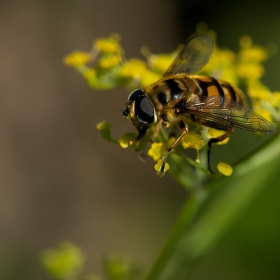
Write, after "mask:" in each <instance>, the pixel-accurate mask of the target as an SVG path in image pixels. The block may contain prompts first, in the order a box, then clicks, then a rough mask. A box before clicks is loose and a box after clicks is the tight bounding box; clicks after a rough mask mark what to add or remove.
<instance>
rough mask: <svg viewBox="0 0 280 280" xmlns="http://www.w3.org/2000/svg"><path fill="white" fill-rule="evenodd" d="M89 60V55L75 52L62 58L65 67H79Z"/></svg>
mask: <svg viewBox="0 0 280 280" xmlns="http://www.w3.org/2000/svg"><path fill="white" fill-rule="evenodd" d="M90 59H91V54H90V53H87V52H80V51H76V52H73V53H71V54H69V55H67V56H66V57H64V63H65V64H66V65H67V66H81V65H84V64H86V63H88V62H89V61H90Z"/></svg>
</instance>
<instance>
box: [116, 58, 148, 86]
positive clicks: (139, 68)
mask: <svg viewBox="0 0 280 280" xmlns="http://www.w3.org/2000/svg"><path fill="white" fill-rule="evenodd" d="M146 72H147V66H146V64H145V62H143V61H142V60H140V59H130V60H128V61H127V62H125V63H124V64H123V65H122V67H121V68H120V70H119V71H118V73H117V75H116V81H117V83H118V85H125V86H131V87H134V86H135V87H136V86H139V84H140V81H141V80H142V77H143V76H144V74H145V73H146Z"/></svg>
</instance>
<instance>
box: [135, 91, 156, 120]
mask: <svg viewBox="0 0 280 280" xmlns="http://www.w3.org/2000/svg"><path fill="white" fill-rule="evenodd" d="M135 115H136V117H137V119H138V121H139V122H141V123H146V124H151V123H153V122H154V108H153V106H152V104H151V103H150V101H149V100H148V98H147V97H146V96H144V95H142V96H140V97H138V98H137V100H136V101H135Z"/></svg>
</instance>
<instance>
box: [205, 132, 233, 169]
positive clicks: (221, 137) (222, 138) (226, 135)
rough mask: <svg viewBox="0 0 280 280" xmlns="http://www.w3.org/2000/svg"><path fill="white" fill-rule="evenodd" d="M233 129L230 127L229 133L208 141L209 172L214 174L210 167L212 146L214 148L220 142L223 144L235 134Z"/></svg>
mask: <svg viewBox="0 0 280 280" xmlns="http://www.w3.org/2000/svg"><path fill="white" fill-rule="evenodd" d="M233 130H234V129H233V127H230V128H228V131H227V132H226V133H225V134H223V135H221V136H219V137H216V138H211V139H210V140H209V141H208V153H207V157H208V170H209V171H210V172H211V173H213V174H214V172H213V171H212V170H211V167H210V152H211V146H212V143H218V142H221V141H223V140H225V139H226V138H228V137H229V136H230V135H231V134H232V133H233Z"/></svg>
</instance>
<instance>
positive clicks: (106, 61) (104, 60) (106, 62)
mask: <svg viewBox="0 0 280 280" xmlns="http://www.w3.org/2000/svg"><path fill="white" fill-rule="evenodd" d="M120 62H121V58H120V56H119V55H108V56H103V57H101V58H100V59H99V61H98V65H99V66H100V67H101V68H103V69H110V68H113V67H115V66H118V65H119V64H120Z"/></svg>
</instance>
